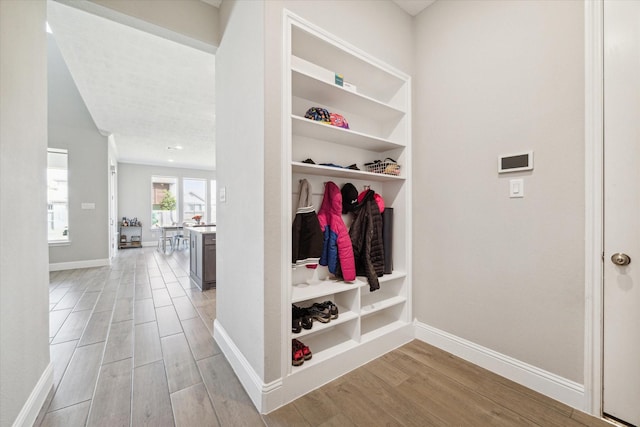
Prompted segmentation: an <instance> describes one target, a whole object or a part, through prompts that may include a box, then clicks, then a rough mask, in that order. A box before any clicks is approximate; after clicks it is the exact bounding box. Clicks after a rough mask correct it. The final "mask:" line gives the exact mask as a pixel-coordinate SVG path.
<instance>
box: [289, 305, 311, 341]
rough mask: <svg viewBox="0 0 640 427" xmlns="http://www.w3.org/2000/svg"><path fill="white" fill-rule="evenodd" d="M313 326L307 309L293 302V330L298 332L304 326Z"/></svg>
mask: <svg viewBox="0 0 640 427" xmlns="http://www.w3.org/2000/svg"><path fill="white" fill-rule="evenodd" d="M312 327H313V321H312V319H311V316H309V313H307V309H306V308H301V307H298V306H296V305H295V304H291V332H292V333H294V334H298V333H300V331H301V330H302V328H304V329H311V328H312Z"/></svg>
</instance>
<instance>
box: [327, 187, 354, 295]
mask: <svg viewBox="0 0 640 427" xmlns="http://www.w3.org/2000/svg"><path fill="white" fill-rule="evenodd" d="M318 221H319V222H320V228H321V229H322V234H323V236H324V246H323V249H322V256H321V257H320V265H326V266H328V267H329V272H331V273H332V274H336V275H341V276H342V278H343V279H344V280H345V281H346V282H351V281H354V280H355V279H356V265H355V260H354V258H353V247H352V246H351V238H350V237H349V231H348V230H347V226H346V225H344V221H342V194H341V193H340V189H339V188H338V186H337V185H336V184H335V183H333V182H331V181H329V182H327V183H326V185H325V187H324V199H323V200H322V206H321V207H320V210H319V211H318ZM338 261H339V265H338Z"/></svg>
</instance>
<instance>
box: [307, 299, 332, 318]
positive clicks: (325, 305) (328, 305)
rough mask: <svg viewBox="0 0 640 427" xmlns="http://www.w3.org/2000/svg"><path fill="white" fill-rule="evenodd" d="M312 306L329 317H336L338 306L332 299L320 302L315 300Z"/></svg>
mask: <svg viewBox="0 0 640 427" xmlns="http://www.w3.org/2000/svg"><path fill="white" fill-rule="evenodd" d="M313 306H314V307H317V308H318V309H320V310H322V311H323V312H324V313H326V314H328V315H329V318H330V319H337V318H338V306H337V305H335V304H334V303H333V302H332V301H325V302H322V303H319V302H317V303H315V304H313Z"/></svg>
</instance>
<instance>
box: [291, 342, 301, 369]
mask: <svg viewBox="0 0 640 427" xmlns="http://www.w3.org/2000/svg"><path fill="white" fill-rule="evenodd" d="M294 341H295V340H294ZM303 363H304V352H303V351H302V348H300V347H298V346H296V345H293V344H292V345H291V364H292V365H293V366H300V365H302V364H303Z"/></svg>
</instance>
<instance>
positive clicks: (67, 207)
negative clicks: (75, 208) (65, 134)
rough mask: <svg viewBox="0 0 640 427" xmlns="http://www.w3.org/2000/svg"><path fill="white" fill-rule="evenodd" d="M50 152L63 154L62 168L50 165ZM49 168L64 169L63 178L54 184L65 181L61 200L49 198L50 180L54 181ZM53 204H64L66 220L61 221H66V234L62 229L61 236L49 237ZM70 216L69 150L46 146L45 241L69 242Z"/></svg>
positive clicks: (52, 226)
mask: <svg viewBox="0 0 640 427" xmlns="http://www.w3.org/2000/svg"><path fill="white" fill-rule="evenodd" d="M50 154H64V155H65V161H64V163H65V167H64V169H62V168H54V167H51V161H50V159H49V157H50ZM51 170H64V171H65V172H66V174H65V180H63V181H61V180H56V182H58V184H56V186H58V185H60V184H59V183H62V182H64V183H65V190H66V191H65V193H66V195H65V196H66V198H65V199H64V200H62V201H52V199H51V194H50V192H51V190H50V188H51V187H52V185H51V183H52V181H54V180H53V179H51V178H50V171H51ZM55 204H58V205H64V208H65V209H64V211H65V212H64V215H65V216H66V221H63V222H66V235H65V234H64V231H63V235H62V236H63V237H62V238H51V234H50V230H53V229H54V224H55V218H56V214H55V210H54V208H53V205H55ZM50 207H51V208H50ZM70 217H71V216H70V204H69V150H68V149H66V148H53V147H47V242H48V244H49V245H50V246H64V245H68V244H70V243H71V224H70Z"/></svg>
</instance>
